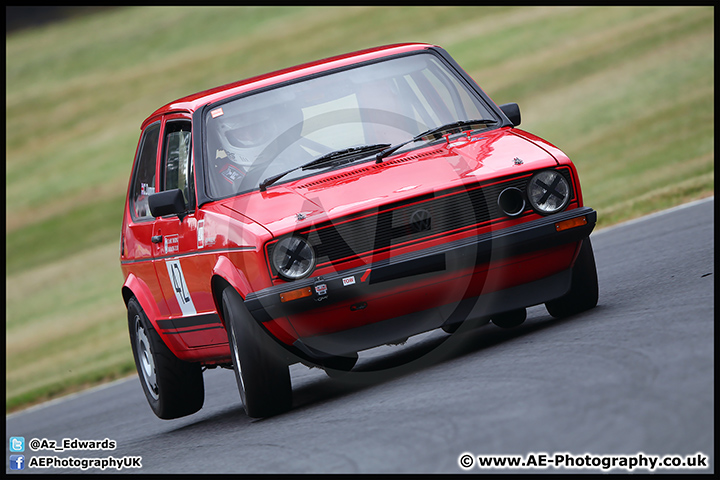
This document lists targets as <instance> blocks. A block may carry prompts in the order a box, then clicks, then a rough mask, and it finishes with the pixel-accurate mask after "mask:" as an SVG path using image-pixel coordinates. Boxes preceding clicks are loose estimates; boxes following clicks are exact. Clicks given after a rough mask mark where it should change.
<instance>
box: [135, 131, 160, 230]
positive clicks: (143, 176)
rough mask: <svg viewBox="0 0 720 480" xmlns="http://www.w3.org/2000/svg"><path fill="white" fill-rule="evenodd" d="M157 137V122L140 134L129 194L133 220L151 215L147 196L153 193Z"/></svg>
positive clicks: (158, 132) (158, 134)
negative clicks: (140, 138)
mask: <svg viewBox="0 0 720 480" xmlns="http://www.w3.org/2000/svg"><path fill="white" fill-rule="evenodd" d="M159 137H160V123H159V122H158V123H155V124H153V125H150V126H149V127H147V128H146V129H145V132H144V133H143V136H142V140H141V144H140V149H139V151H138V159H137V163H136V165H135V177H134V180H133V186H132V192H131V194H130V211H131V212H132V217H133V219H134V220H141V219H145V218H148V217H151V215H150V208H149V207H148V196H149V195H152V194H153V193H155V166H156V160H157V148H158V139H159Z"/></svg>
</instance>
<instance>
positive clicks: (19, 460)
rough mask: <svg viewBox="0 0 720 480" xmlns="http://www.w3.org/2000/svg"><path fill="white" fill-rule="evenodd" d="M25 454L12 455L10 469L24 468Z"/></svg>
mask: <svg viewBox="0 0 720 480" xmlns="http://www.w3.org/2000/svg"><path fill="white" fill-rule="evenodd" d="M24 469H25V455H10V470H24Z"/></svg>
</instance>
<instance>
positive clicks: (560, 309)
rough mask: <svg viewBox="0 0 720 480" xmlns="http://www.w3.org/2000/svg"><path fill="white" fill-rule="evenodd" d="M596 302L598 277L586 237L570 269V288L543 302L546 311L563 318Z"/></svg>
mask: <svg viewBox="0 0 720 480" xmlns="http://www.w3.org/2000/svg"><path fill="white" fill-rule="evenodd" d="M597 302H598V278H597V268H596V266H595V254H594V253H593V248H592V244H591V243H590V239H589V238H586V239H585V240H583V242H582V246H581V247H580V253H578V258H577V260H576V261H575V265H574V266H573V269H572V280H571V284H570V290H569V291H568V292H567V293H566V294H565V295H563V296H562V297H560V298H558V299H555V300H551V301H549V302H547V303H545V307H546V308H547V311H548V313H550V315H552V316H553V317H555V318H563V317H567V316H570V315H575V314H576V313H580V312H584V311H585V310H590V309H591V308H594V307H595V306H596V305H597Z"/></svg>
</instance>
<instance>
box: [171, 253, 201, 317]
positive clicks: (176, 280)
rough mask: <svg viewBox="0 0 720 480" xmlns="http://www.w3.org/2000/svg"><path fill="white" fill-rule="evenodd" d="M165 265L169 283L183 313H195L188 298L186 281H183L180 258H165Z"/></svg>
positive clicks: (192, 304)
mask: <svg viewBox="0 0 720 480" xmlns="http://www.w3.org/2000/svg"><path fill="white" fill-rule="evenodd" d="M165 265H167V269H168V275H170V283H171V284H172V288H173V291H174V292H175V298H176V299H177V301H178V303H179V304H180V310H182V313H183V315H196V314H197V311H196V310H195V304H194V303H193V301H192V298H190V290H188V288H187V283H185V275H183V271H182V267H180V260H166V261H165Z"/></svg>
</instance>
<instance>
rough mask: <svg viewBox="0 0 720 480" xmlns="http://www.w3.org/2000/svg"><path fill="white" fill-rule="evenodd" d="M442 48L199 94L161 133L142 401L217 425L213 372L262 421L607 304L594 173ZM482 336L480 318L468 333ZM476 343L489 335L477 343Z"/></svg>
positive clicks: (142, 343) (127, 229)
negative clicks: (397, 347)
mask: <svg viewBox="0 0 720 480" xmlns="http://www.w3.org/2000/svg"><path fill="white" fill-rule="evenodd" d="M519 124H520V111H519V108H518V106H517V104H514V103H510V104H505V105H501V106H497V105H496V104H494V103H493V102H492V100H490V98H488V96H487V95H486V94H485V93H484V92H483V91H482V90H481V89H480V87H478V85H477V84H476V83H475V82H474V81H473V80H472V79H471V78H470V77H469V76H468V74H467V73H466V72H465V71H464V70H463V69H462V68H461V67H460V66H459V65H458V64H457V63H456V62H455V61H454V60H453V59H452V58H451V57H450V56H449V55H448V53H447V52H446V51H444V50H443V49H441V48H439V47H437V46H433V45H426V44H401V45H392V46H386V47H381V48H374V49H369V50H364V51H361V52H356V53H352V54H348V55H343V56H338V57H334V58H330V59H326V60H321V61H317V62H314V63H309V64H305V65H300V66H297V67H294V68H289V69H286V70H282V71H278V72H275V73H271V74H267V75H262V76H259V77H255V78H251V79H248V80H243V81H240V82H237V83H233V84H230V85H226V86H223V87H218V88H215V89H212V90H208V91H204V92H201V93H197V94H195V95H190V96H188V97H185V98H181V99H179V100H177V101H175V102H172V103H170V104H168V105H166V106H164V107H162V108H160V109H159V110H157V111H155V113H153V114H152V115H150V117H148V118H147V120H145V121H144V122H143V124H142V127H141V130H142V134H141V137H140V141H139V144H138V147H137V152H136V155H135V162H134V166H133V170H132V176H131V178H130V183H129V187H128V193H127V202H126V207H125V214H124V217H123V225H122V236H121V240H120V252H121V253H120V261H121V265H122V271H123V274H124V278H125V283H124V285H123V287H122V295H123V298H124V300H125V303H126V305H127V310H128V326H129V329H130V339H131V344H132V349H133V354H134V357H135V362H136V366H137V370H138V373H139V375H140V380H141V384H142V388H143V390H144V392H145V395H146V397H147V399H148V401H149V403H150V406H151V407H152V410H153V411H154V412H155V414H156V415H157V416H158V417H160V418H176V417H181V416H184V415H188V414H191V413H194V412H196V411H198V410H199V409H200V408H201V407H202V404H203V401H204V386H203V376H202V371H203V369H204V368H213V367H217V366H220V367H228V368H233V369H234V371H235V374H236V378H237V383H238V387H239V390H240V396H241V398H242V402H243V405H244V408H245V411H246V412H247V414H248V415H249V416H251V417H265V416H270V415H274V414H277V413H279V412H282V411H285V410H287V409H289V408H290V407H291V404H292V388H291V383H290V374H289V368H288V366H289V365H291V364H293V363H297V362H302V363H303V364H306V365H308V366H316V367H321V368H324V369H325V370H327V371H328V372H329V373H335V372H338V371H348V370H350V369H352V368H353V366H354V365H355V362H356V361H357V358H358V352H359V351H362V350H366V349H370V348H373V347H377V346H380V345H384V344H394V343H398V342H402V341H403V340H404V339H406V338H408V337H410V336H412V335H416V334H419V333H422V332H427V331H429V330H432V329H437V328H441V329H443V330H445V331H446V332H448V333H452V332H454V331H455V330H456V329H457V328H458V327H459V326H460V325H461V324H463V322H467V323H465V325H473V326H475V325H481V324H483V323H487V322H489V321H491V320H492V322H493V323H495V324H496V325H498V326H500V327H512V326H516V325H519V324H520V323H522V322H523V321H524V320H525V316H526V311H525V309H526V307H529V306H532V305H537V304H542V303H544V304H545V305H546V307H547V309H548V311H549V312H550V314H551V315H553V316H555V317H563V316H567V315H572V314H574V313H577V312H581V311H583V310H587V309H590V308H592V307H594V306H595V305H596V304H597V299H598V288H597V274H596V269H595V260H594V256H593V251H592V246H591V244H590V240H589V238H588V237H589V235H590V232H591V231H592V229H593V228H594V226H595V223H596V212H595V211H594V210H593V209H591V208H588V207H585V206H584V205H583V199H582V194H581V190H580V183H579V180H578V176H577V172H576V169H575V167H574V165H573V164H572V162H571V161H570V160H569V159H568V157H567V156H565V154H563V153H562V152H561V151H560V150H559V149H558V148H556V147H555V146H553V145H552V144H550V143H548V142H546V141H544V140H542V139H540V138H538V137H536V136H534V135H532V134H529V133H527V132H524V131H522V130H519V129H518V128H516V127H517V126H518V125H519ZM469 320H471V321H469ZM468 328H469V327H468Z"/></svg>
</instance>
